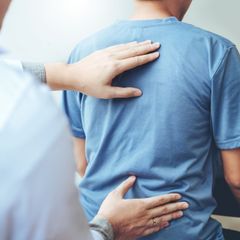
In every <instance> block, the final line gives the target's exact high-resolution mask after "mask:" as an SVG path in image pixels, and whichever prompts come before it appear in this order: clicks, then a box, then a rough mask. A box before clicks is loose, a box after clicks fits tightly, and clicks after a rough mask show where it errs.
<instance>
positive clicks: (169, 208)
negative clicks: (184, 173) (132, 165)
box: [96, 177, 188, 240]
mask: <svg viewBox="0 0 240 240" xmlns="http://www.w3.org/2000/svg"><path fill="white" fill-rule="evenodd" d="M135 180H136V177H130V178H128V179H127V180H126V181H124V182H123V183H122V184H121V185H120V186H119V187H118V188H116V189H115V190H114V191H112V192H111V193H110V194H109V195H108V196H107V198H106V199H105V200H104V201H103V203H102V205H101V207H100V210H99V212H98V214H97V216H96V217H97V218H102V219H106V220H108V221H109V223H111V225H112V227H113V230H114V235H115V239H117V240H121V239H122V240H128V239H129V240H130V239H135V238H139V237H143V236H146V235H149V234H152V233H155V232H158V231H160V230H161V229H163V228H165V227H167V226H168V225H169V222H170V221H172V220H174V219H177V218H180V217H182V216H183V212H182V210H185V209H186V208H188V204H187V203H184V202H176V201H178V200H179V199H180V198H181V196H180V195H179V194H168V195H163V196H159V197H152V198H145V199H131V200H125V199H123V197H124V195H125V194H126V193H127V191H128V190H129V189H130V188H131V187H132V186H133V184H134V182H135Z"/></svg>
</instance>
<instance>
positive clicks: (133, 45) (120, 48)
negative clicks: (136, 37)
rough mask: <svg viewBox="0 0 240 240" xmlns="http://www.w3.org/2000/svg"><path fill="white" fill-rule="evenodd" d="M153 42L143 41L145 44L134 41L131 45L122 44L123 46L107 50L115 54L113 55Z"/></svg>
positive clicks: (119, 45)
mask: <svg viewBox="0 0 240 240" xmlns="http://www.w3.org/2000/svg"><path fill="white" fill-rule="evenodd" d="M151 42H152V41H151V40H147V41H143V42H137V41H133V42H129V43H122V44H118V45H115V46H111V47H108V48H107V49H106V50H109V51H110V52H113V53H114V52H121V51H124V50H127V49H131V48H132V47H136V46H142V45H146V44H150V43H151Z"/></svg>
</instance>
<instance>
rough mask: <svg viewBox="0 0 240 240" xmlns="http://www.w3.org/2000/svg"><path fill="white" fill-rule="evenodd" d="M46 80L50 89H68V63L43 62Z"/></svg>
mask: <svg viewBox="0 0 240 240" xmlns="http://www.w3.org/2000/svg"><path fill="white" fill-rule="evenodd" d="M45 71H46V82H47V84H48V86H49V87H50V88H51V89H52V90H65V89H66V90H67V89H69V87H70V86H69V82H68V73H67V71H68V65H67V64H64V63H51V64H45Z"/></svg>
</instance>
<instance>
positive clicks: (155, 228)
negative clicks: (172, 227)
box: [142, 226, 161, 237]
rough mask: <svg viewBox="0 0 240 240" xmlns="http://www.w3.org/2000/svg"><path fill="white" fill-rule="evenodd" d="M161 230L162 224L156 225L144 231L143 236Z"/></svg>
mask: <svg viewBox="0 0 240 240" xmlns="http://www.w3.org/2000/svg"><path fill="white" fill-rule="evenodd" d="M160 230H161V226H155V227H151V228H147V229H146V230H145V231H144V232H143V234H142V236H143V237H144V236H148V235H150V234H153V233H156V232H159V231H160Z"/></svg>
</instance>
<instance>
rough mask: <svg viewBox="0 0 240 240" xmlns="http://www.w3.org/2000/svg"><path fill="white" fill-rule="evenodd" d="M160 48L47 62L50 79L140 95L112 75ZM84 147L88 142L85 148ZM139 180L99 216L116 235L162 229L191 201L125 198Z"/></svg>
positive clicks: (134, 47) (4, 2) (1, 4)
mask: <svg viewBox="0 0 240 240" xmlns="http://www.w3.org/2000/svg"><path fill="white" fill-rule="evenodd" d="M9 4H10V0H0V26H2V22H3V19H4V16H5V14H6V12H7V9H8V6H9ZM158 48H159V44H157V45H156V44H155V45H153V44H151V43H150V42H149V41H148V42H144V43H130V44H124V45H120V46H115V47H112V48H108V49H105V50H101V51H98V52H97V53H94V54H92V55H90V56H89V57H87V58H86V59H84V60H82V61H80V62H79V63H77V64H73V65H65V64H61V63H56V64H47V65H46V66H45V67H46V74H47V82H48V84H49V86H50V87H52V88H53V89H72V90H78V91H82V92H83V93H86V94H89V95H91V96H96V97H100V98H113V97H133V96H139V95H141V91H139V90H137V89H120V88H113V87H112V86H111V83H112V79H113V78H114V77H115V76H117V75H118V74H120V73H122V72H124V71H126V70H129V69H132V68H134V67H137V66H140V65H142V64H145V63H148V62H151V61H153V60H155V59H156V58H158V57H159V54H158V53H157V54H156V53H152V54H148V55H147V56H146V54H147V53H149V52H153V51H155V50H156V49H158ZM103 59H104V61H103ZM99 62H100V63H99ZM91 74H92V75H91ZM96 79H100V80H99V81H96ZM83 149H84V146H83V147H82V149H81V151H83ZM77 152H78V151H77ZM135 180H136V178H135V177H130V178H129V179H127V180H126V181H125V182H123V183H122V184H121V185H120V186H119V187H118V188H117V189H115V190H114V191H113V192H111V193H110V194H109V195H108V196H107V197H106V199H105V201H104V202H103V204H102V206H101V208H100V210H99V213H98V214H97V216H96V217H97V218H104V219H107V220H108V221H109V222H110V223H111V224H112V226H113V229H114V233H115V239H124V240H127V239H135V238H137V237H140V236H145V235H148V234H151V233H153V232H156V231H159V230H160V229H162V228H164V227H167V226H168V224H169V222H170V221H171V220H173V219H177V218H179V217H181V216H182V215H183V213H182V210H184V209H186V208H188V204H187V203H180V202H178V203H176V201H178V200H179V199H180V198H181V196H180V195H179V194H169V195H166V196H159V197H153V198H148V199H131V200H125V199H123V197H124V195H125V193H126V192H127V191H128V190H129V189H130V188H131V187H132V186H133V184H134V182H135ZM173 202H174V203H173ZM129 209H131V211H129ZM153 219H154V221H153ZM138 220H139V221H138Z"/></svg>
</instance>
